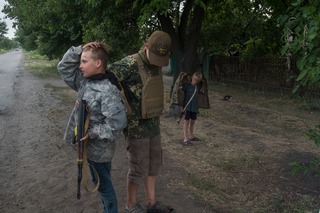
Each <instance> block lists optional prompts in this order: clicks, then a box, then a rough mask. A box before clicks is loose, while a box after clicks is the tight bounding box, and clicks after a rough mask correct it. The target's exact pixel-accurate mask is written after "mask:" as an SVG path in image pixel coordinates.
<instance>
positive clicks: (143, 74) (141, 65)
mask: <svg viewBox="0 0 320 213" xmlns="http://www.w3.org/2000/svg"><path fill="white" fill-rule="evenodd" d="M133 57H134V59H135V60H136V62H137V64H138V68H139V74H140V76H141V80H142V85H144V84H145V83H146V80H147V77H148V73H147V71H146V68H145V66H144V63H143V61H142V59H141V56H140V55H139V53H136V54H134V55H133Z"/></svg>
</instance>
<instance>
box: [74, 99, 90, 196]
mask: <svg viewBox="0 0 320 213" xmlns="http://www.w3.org/2000/svg"><path fill="white" fill-rule="evenodd" d="M86 117H87V111H86V102H85V101H84V100H81V101H80V102H79V111H78V123H77V131H76V141H77V146H78V150H77V151H78V159H77V163H78V191H77V198H78V199H80V197H81V193H80V188H81V180H82V169H83V163H84V162H83V161H84V160H83V154H84V151H85V150H84V149H85V144H84V143H85V141H81V138H83V137H84V136H85V134H86V127H85V122H86Z"/></svg>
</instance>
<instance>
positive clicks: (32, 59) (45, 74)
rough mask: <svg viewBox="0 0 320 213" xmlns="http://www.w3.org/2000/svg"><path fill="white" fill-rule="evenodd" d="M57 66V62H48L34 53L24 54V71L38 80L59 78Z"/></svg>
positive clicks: (45, 58) (44, 57)
mask: <svg viewBox="0 0 320 213" xmlns="http://www.w3.org/2000/svg"><path fill="white" fill-rule="evenodd" d="M57 64H58V60H49V59H48V58H47V57H46V56H43V55H40V54H39V53H37V52H36V51H30V52H25V63H24V66H25V69H27V70H28V71H29V72H31V73H32V74H33V75H34V76H37V77H39V78H60V75H59V73H58V71H57Z"/></svg>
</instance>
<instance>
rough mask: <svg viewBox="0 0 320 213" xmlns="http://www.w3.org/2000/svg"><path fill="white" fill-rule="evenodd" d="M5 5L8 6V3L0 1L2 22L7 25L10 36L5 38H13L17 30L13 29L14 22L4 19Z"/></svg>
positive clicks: (3, 0) (7, 35)
mask: <svg viewBox="0 0 320 213" xmlns="http://www.w3.org/2000/svg"><path fill="white" fill-rule="evenodd" d="M5 4H7V2H5V0H0V18H1V21H5V22H6V23H7V28H8V34H5V36H6V37H8V38H13V37H14V33H15V30H14V29H13V28H12V22H13V21H12V20H10V19H5V18H4V17H5V14H3V13H2V9H3V6H4V5H5Z"/></svg>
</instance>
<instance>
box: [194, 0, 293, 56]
mask: <svg viewBox="0 0 320 213" xmlns="http://www.w3.org/2000/svg"><path fill="white" fill-rule="evenodd" d="M210 2H211V3H210V4H209V5H208V6H207V13H206V18H205V22H204V25H203V29H202V39H201V41H202V42H201V47H200V48H201V51H203V52H204V53H203V55H206V54H207V53H208V52H206V51H210V53H213V54H220V55H221V54H222V55H237V56H242V57H245V58H246V57H252V56H270V55H271V56H279V55H280V50H281V46H282V45H283V42H282V40H281V36H282V29H281V28H280V27H279V25H278V22H277V17H278V16H279V15H280V14H282V13H284V12H285V10H286V7H287V5H286V4H285V2H284V1H271V0H265V1H250V0H244V1H236V0H229V1H210Z"/></svg>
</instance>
